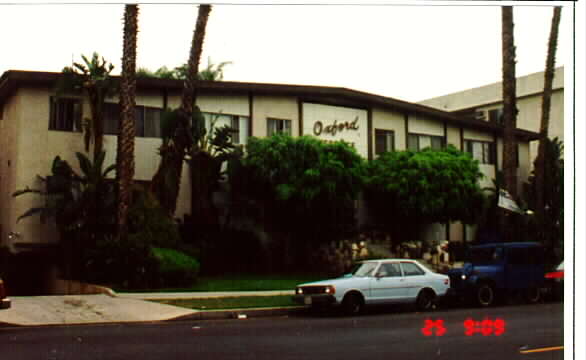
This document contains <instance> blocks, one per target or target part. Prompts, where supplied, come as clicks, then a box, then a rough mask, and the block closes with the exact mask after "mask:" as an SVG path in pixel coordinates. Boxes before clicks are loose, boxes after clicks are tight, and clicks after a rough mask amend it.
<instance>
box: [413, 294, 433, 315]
mask: <svg viewBox="0 0 586 360" xmlns="http://www.w3.org/2000/svg"><path fill="white" fill-rule="evenodd" d="M435 300H436V299H435V293H434V292H433V291H432V290H429V289H423V290H421V291H419V295H417V300H416V301H415V306H416V307H417V310H419V311H429V310H432V309H433V306H434V304H435Z"/></svg>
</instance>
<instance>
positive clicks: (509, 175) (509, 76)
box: [502, 6, 517, 199]
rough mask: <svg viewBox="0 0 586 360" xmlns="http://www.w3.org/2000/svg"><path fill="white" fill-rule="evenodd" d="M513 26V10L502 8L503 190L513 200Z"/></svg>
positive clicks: (515, 157) (514, 88)
mask: <svg viewBox="0 0 586 360" xmlns="http://www.w3.org/2000/svg"><path fill="white" fill-rule="evenodd" d="M513 26H514V25H513V8H512V7H511V6H503V7H502V46H503V118H504V134H503V173H504V178H505V188H506V190H507V191H508V192H509V194H511V196H512V197H513V198H514V199H515V198H516V197H517V141H516V138H515V134H514V130H515V127H516V122H517V121H516V118H517V104H516V100H517V99H516V79H515V41H514V36H513V34H514V32H513Z"/></svg>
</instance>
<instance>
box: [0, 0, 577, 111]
mask: <svg viewBox="0 0 586 360" xmlns="http://www.w3.org/2000/svg"><path fill="white" fill-rule="evenodd" d="M407 4H408V5H407V6H405V5H396V4H394V5H388V4H387V5H376V6H372V5H371V6H363V5H359V6H356V5H354V6H350V5H344V6H342V5H322V6H319V5H293V6H288V5H256V6H254V5H215V6H214V7H213V9H212V12H211V14H210V18H209V23H208V28H207V35H206V40H205V43H204V51H203V57H202V65H205V64H206V63H207V59H208V57H211V58H212V61H213V62H214V63H219V62H223V61H231V62H232V64H230V65H228V66H226V67H225V80H230V81H248V82H270V83H287V84H307V85H324V86H342V87H347V88H351V89H356V90H361V91H366V92H371V93H375V94H379V95H384V96H389V97H394V98H399V99H403V100H407V101H419V100H423V99H426V98H430V97H434V96H439V95H444V94H447V93H451V92H454V91H459V90H464V89H467V88H472V87H477V86H481V85H485V84H489V83H492V82H496V81H500V79H501V76H502V75H501V61H502V60H501V38H500V37H501V20H500V19H501V18H500V8H499V7H498V6H494V5H488V3H474V5H475V6H454V5H451V6H431V5H430V3H427V4H426V5H414V3H407ZM434 4H435V3H434ZM478 4H482V5H481V6H480V5H478ZM492 4H494V3H492ZM517 4H518V6H516V7H515V10H514V21H515V42H516V45H517V75H526V74H529V73H533V72H537V71H542V70H543V68H544V66H545V56H546V47H547V39H548V36H549V30H550V24H551V15H552V8H551V7H550V6H546V4H545V3H543V2H541V3H537V5H536V3H533V5H524V4H519V3H517ZM565 5H570V4H569V3H566V4H565ZM572 11H573V9H572V8H571V7H569V6H568V7H566V8H565V9H564V10H563V11H562V23H561V28H560V37H559V48H558V57H557V64H556V65H569V64H570V59H571V57H572V55H573V45H572V39H573V32H572V17H573V14H572ZM122 15H123V5H120V4H104V3H102V4H93V5H90V4H78V5H49V4H44V5H43V4H40V5H39V4H34V5H7V4H4V5H0V34H3V35H2V42H1V43H2V56H1V57H0V72H4V71H6V70H8V69H21V70H39V71H61V69H62V68H63V66H66V65H69V64H70V63H71V61H72V59H74V60H75V61H80V54H91V53H92V52H93V51H97V52H98V53H100V54H101V55H103V56H104V57H105V58H106V59H107V60H109V61H111V62H112V63H113V64H114V65H115V66H116V72H117V73H118V72H119V71H120V68H121V67H120V59H121V55H122ZM196 16H197V6H195V5H189V4H183V5H181V4H176V5H160V4H150V5H147V4H142V5H140V14H139V30H140V32H139V43H138V55H137V56H138V66H139V67H147V68H149V69H152V70H155V69H157V68H158V67H160V66H163V65H166V66H168V67H175V66H178V65H180V64H182V63H184V62H186V60H187V57H188V52H189V47H190V43H191V37H192V33H193V29H194V25H195V19H196ZM582 39H583V38H582Z"/></svg>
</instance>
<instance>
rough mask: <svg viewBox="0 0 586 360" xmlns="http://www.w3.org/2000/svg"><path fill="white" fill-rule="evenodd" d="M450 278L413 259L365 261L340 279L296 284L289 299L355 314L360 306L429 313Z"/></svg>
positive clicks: (443, 293)
mask: <svg viewBox="0 0 586 360" xmlns="http://www.w3.org/2000/svg"><path fill="white" fill-rule="evenodd" d="M449 287H450V279H449V278H448V277H447V276H445V275H441V274H437V273H434V272H433V271H431V270H429V269H427V268H426V267H425V266H423V265H421V264H420V263H419V262H417V261H415V260H408V259H384V260H367V261H362V262H360V263H358V264H357V266H356V267H355V268H354V270H353V271H352V272H351V273H349V274H346V275H344V276H343V277H341V278H337V279H330V280H324V281H317V282H311V283H305V284H301V285H298V286H297V288H296V290H295V296H294V297H293V300H294V301H295V302H297V303H299V304H303V305H310V306H322V305H327V306H341V307H342V308H343V310H344V311H345V312H346V313H349V314H357V313H359V312H360V311H361V310H362V309H363V307H364V305H370V304H390V303H415V304H416V305H417V308H418V309H420V310H429V309H431V308H432V307H433V306H434V304H435V303H436V302H437V300H438V299H439V297H441V296H444V295H445V294H446V291H447V290H448V288H449Z"/></svg>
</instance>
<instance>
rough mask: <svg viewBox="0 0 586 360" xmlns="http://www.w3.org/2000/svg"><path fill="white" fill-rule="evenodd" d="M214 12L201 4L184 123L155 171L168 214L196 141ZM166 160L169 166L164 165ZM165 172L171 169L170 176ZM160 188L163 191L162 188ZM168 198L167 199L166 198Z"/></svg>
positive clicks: (183, 100)
mask: <svg viewBox="0 0 586 360" xmlns="http://www.w3.org/2000/svg"><path fill="white" fill-rule="evenodd" d="M210 11H211V5H207V4H202V5H200V6H199V11H198V15H197V22H196V24H195V31H194V33H193V39H192V42H191V50H190V55H189V61H188V63H187V77H186V79H185V82H184V87H183V94H182V96H181V108H180V124H179V126H178V127H177V130H176V131H175V134H174V136H173V139H172V141H173V146H171V147H170V149H169V150H170V151H168V152H166V154H167V155H166V156H168V157H169V158H168V159H166V160H165V159H161V163H160V164H159V168H158V169H157V172H156V173H155V175H154V177H153V181H152V187H151V189H153V190H154V191H158V192H156V193H155V195H156V196H157V198H158V199H159V201H160V202H161V205H163V206H164V207H165V208H166V210H167V211H168V213H169V214H170V215H171V216H172V215H173V214H174V213H175V210H176V208H177V196H178V194H179V186H180V184H181V174H182V172H183V160H184V158H185V155H186V153H187V152H188V151H190V150H191V147H192V145H193V140H192V138H191V136H190V133H191V116H192V113H193V106H194V102H195V98H196V91H197V73H198V69H199V61H200V58H201V53H202V48H203V41H204V38H205V31H206V26H207V22H208V17H209V14H210ZM163 163H165V164H167V165H168V166H163ZM165 171H171V172H172V173H171V174H169V175H166V174H165ZM165 178H171V179H176V181H175V182H176V183H177V186H176V187H175V186H174V188H170V187H165V186H164V183H165ZM165 188H166V194H162V193H160V191H161V190H160V189H165ZM158 189H159V190H158ZM165 198H167V199H168V200H167V201H162V200H163V199H165Z"/></svg>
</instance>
